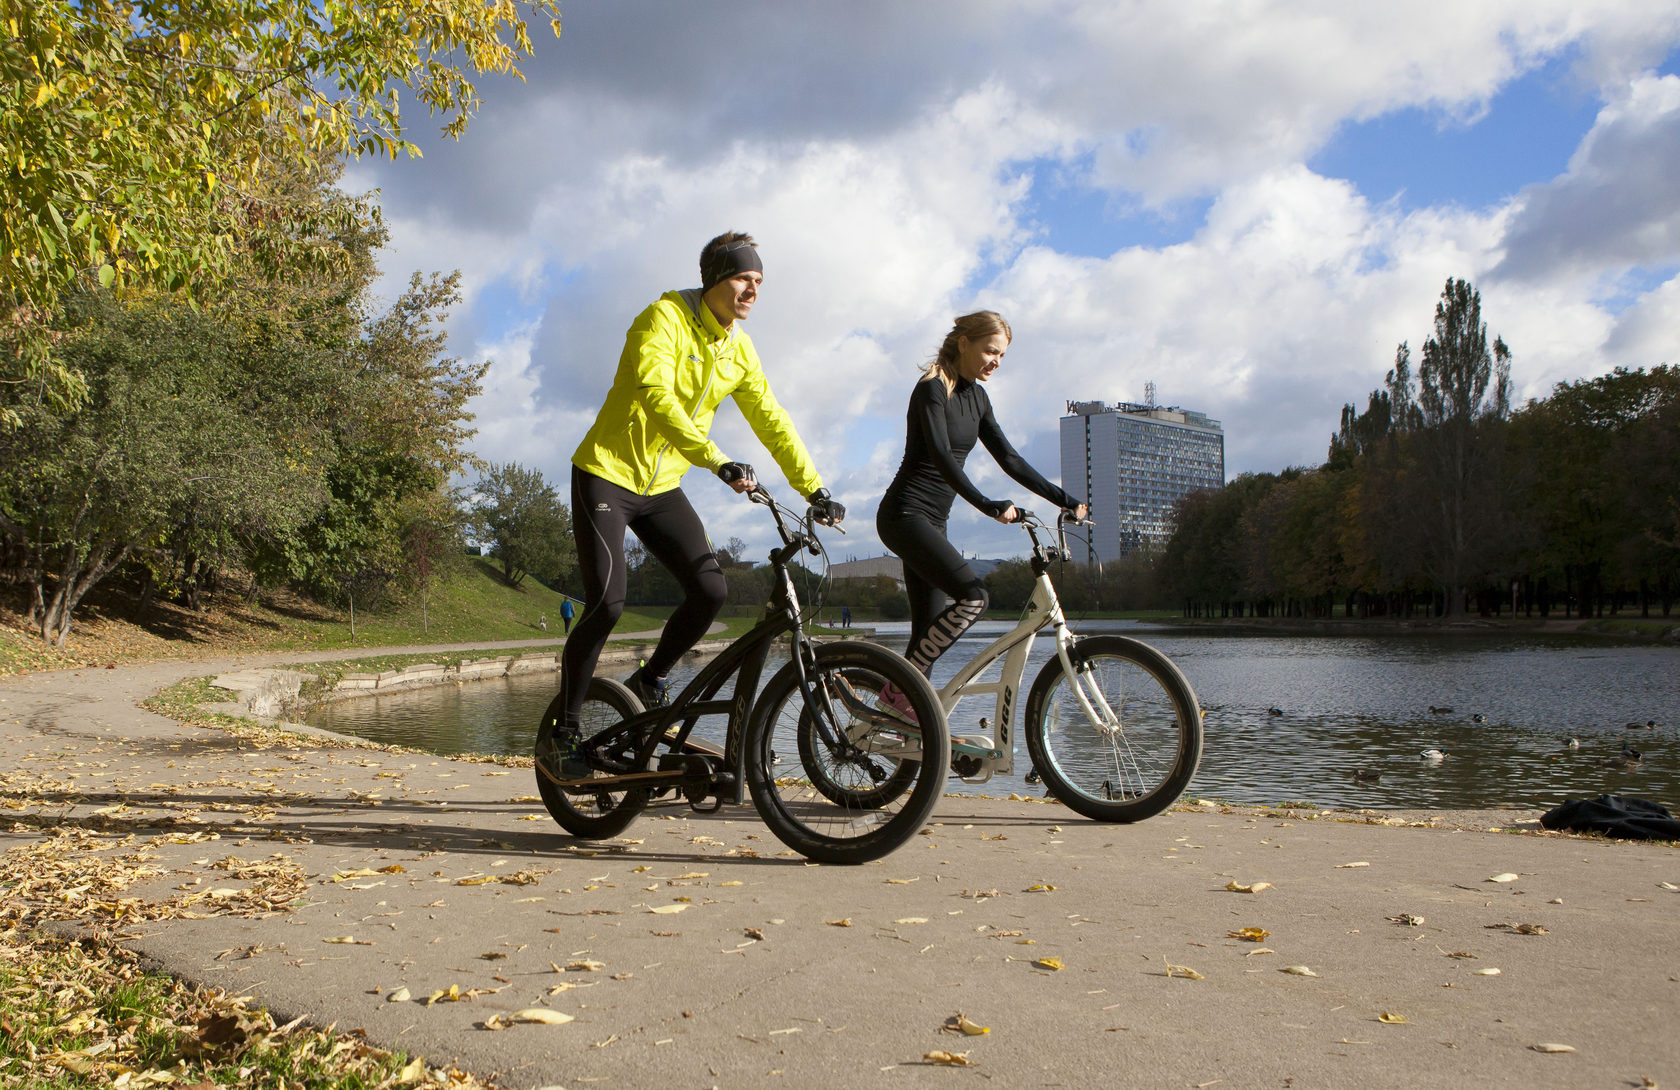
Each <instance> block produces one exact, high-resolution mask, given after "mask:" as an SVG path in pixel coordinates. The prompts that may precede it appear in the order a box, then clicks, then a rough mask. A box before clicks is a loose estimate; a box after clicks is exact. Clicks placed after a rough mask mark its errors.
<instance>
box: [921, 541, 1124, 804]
mask: <svg viewBox="0 0 1680 1090" xmlns="http://www.w3.org/2000/svg"><path fill="white" fill-rule="evenodd" d="M1020 521H1021V524H1022V525H1023V527H1024V528H1025V529H1026V531H1027V534H1028V536H1029V537H1030V538H1031V539H1032V546H1033V549H1032V569H1033V574H1034V576H1036V578H1037V582H1036V584H1035V585H1034V587H1033V592H1032V596H1031V597H1030V598H1029V599H1028V600H1027V605H1026V608H1025V609H1023V610H1022V612H1021V619H1020V620H1019V621H1017V622H1016V624H1015V627H1014V628H1012V629H1010V630H1009V631H1008V632H1006V633H1004V634H1003V635H1002V636H999V637H998V638H997V639H996V640H993V641H992V642H991V644H989V645H988V646H987V647H986V648H985V649H984V650H983V651H981V652H980V653H979V654H977V655H975V656H974V658H973V659H972V660H971V661H970V662H969V663H968V665H966V666H964V667H963V668H962V669H961V670H958V671H957V674H956V676H955V677H953V678H952V679H951V680H950V681H948V682H946V683H945V685H944V686H943V687H941V688H940V690H939V703H940V706H941V707H943V708H944V709H945V714H946V717H947V718H949V717H950V715H951V713H952V712H953V711H954V710H955V709H956V706H957V702H958V701H960V700H962V699H963V698H964V697H969V696H984V695H986V694H987V693H991V694H993V696H994V697H995V704H994V706H993V713H992V716H991V719H990V722H991V723H992V724H995V727H994V731H993V736H992V738H991V739H989V740H988V739H984V738H972V737H964V736H960V735H957V734H953V735H952V736H951V756H952V758H953V760H955V759H957V758H959V757H971V758H974V759H975V760H978V761H979V762H980V767H979V770H978V771H976V772H973V773H969V774H966V775H961V774H960V773H959V775H961V778H962V781H963V782H964V783H976V784H978V783H985V782H986V781H988V780H990V779H991V778H992V776H993V775H996V774H1002V775H1009V774H1010V773H1012V772H1014V771H1015V744H1014V739H1015V714H1016V712H1017V711H1018V710H1019V708H1020V706H1021V697H1022V695H1023V694H1022V692H1021V683H1022V681H1023V679H1024V678H1025V677H1026V670H1027V659H1028V656H1029V655H1031V653H1032V648H1033V643H1034V642H1035V641H1036V640H1037V638H1038V634H1039V632H1041V631H1042V630H1043V629H1044V627H1045V626H1046V625H1049V626H1050V627H1051V629H1052V630H1053V633H1052V634H1053V638H1054V639H1055V641H1056V656H1057V658H1059V659H1060V660H1061V663H1062V669H1063V670H1064V671H1065V672H1066V673H1067V676H1068V677H1069V678H1072V679H1074V682H1075V684H1074V691H1075V693H1077V694H1078V696H1079V701H1080V703H1081V704H1082V705H1083V706H1084V709H1085V714H1086V715H1088V716H1090V717H1091V720H1092V722H1094V723H1098V724H1101V725H1102V726H1103V727H1105V728H1106V729H1110V730H1112V729H1115V727H1116V726H1117V721H1116V718H1115V715H1114V711H1113V709H1112V708H1110V707H1109V706H1108V702H1107V701H1106V700H1105V699H1103V696H1102V694H1101V693H1100V692H1098V691H1097V690H1096V689H1095V687H1090V690H1089V692H1087V686H1086V685H1085V684H1083V682H1081V681H1080V679H1079V678H1078V676H1077V674H1076V672H1075V670H1074V668H1073V663H1072V662H1071V660H1070V659H1069V658H1068V649H1069V648H1071V647H1072V646H1073V645H1074V644H1075V643H1076V642H1078V639H1079V637H1078V636H1076V635H1075V634H1074V633H1073V630H1072V629H1070V628H1069V627H1068V624H1067V618H1066V617H1065V616H1064V615H1063V613H1062V603H1061V600H1060V599H1059V598H1057V597H1056V587H1055V584H1053V583H1052V582H1051V580H1050V565H1051V562H1052V561H1054V560H1057V559H1063V560H1065V559H1066V558H1067V555H1068V553H1067V537H1066V531H1065V530H1064V528H1063V523H1064V520H1063V519H1058V520H1057V523H1056V541H1055V542H1054V543H1050V542H1040V541H1039V539H1038V531H1039V530H1041V529H1042V530H1048V529H1049V527H1048V526H1047V525H1045V524H1044V523H1042V522H1040V521H1039V520H1038V519H1037V518H1035V517H1034V516H1033V515H1031V514H1030V513H1028V512H1024V511H1023V512H1022V513H1021V519H1020ZM1000 658H1001V659H1003V668H1002V669H1001V670H1000V671H999V674H998V679H997V680H996V681H991V682H983V681H980V680H979V678H980V675H981V674H983V673H985V672H986V670H988V669H990V668H991V666H992V664H993V663H994V662H996V661H997V660H998V659H1000ZM1093 698H1094V699H1093ZM987 723H988V720H987V719H986V718H982V719H981V720H980V725H981V727H982V728H984V727H986V726H987Z"/></svg>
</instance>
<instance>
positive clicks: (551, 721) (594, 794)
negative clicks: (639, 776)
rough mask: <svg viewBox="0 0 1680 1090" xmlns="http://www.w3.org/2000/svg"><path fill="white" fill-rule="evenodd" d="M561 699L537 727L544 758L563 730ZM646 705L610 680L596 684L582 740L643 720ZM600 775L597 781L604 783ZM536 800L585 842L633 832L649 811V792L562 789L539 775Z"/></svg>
mask: <svg viewBox="0 0 1680 1090" xmlns="http://www.w3.org/2000/svg"><path fill="white" fill-rule="evenodd" d="M562 710H563V709H562V707H561V701H560V697H559V696H556V697H555V698H554V699H553V700H552V701H550V702H549V705H548V710H547V711H545V712H543V717H542V722H540V723H538V724H537V752H539V753H540V752H542V744H543V740H544V739H545V738H546V737H547V736H548V735H549V734H551V733H552V732H553V731H555V730H556V729H558V727H559V725H560V715H561V712H562ZM641 712H642V702H641V701H639V700H637V699H636V697H635V694H633V693H632V692H631V691H630V690H629V689H627V688H625V687H624V686H623V685H621V684H620V683H618V682H616V681H613V680H612V679H611V678H604V677H597V678H591V679H590V682H589V693H588V695H587V696H586V697H585V698H584V701H583V736H584V737H585V738H590V737H593V736H594V735H596V734H599V733H600V732H601V731H603V730H608V729H610V728H612V727H615V726H617V725H618V724H620V723H622V722H624V721H625V720H626V719H629V718H630V717H631V716H633V715H640V714H641ZM605 775H606V774H605V773H601V772H597V773H595V776H596V778H597V779H602V778H604V777H605ZM537 794H539V795H541V796H542V801H543V806H544V807H546V808H547V810H548V813H549V816H550V817H552V818H553V819H554V820H555V821H556V822H558V823H559V824H560V827H561V828H562V829H565V830H566V831H567V832H568V833H571V834H572V835H573V836H577V837H582V838H584V839H585V840H604V839H606V838H607V837H609V836H617V835H618V834H619V833H622V832H623V831H624V830H626V829H628V828H629V827H630V823H631V822H633V821H635V820H636V818H637V816H638V815H640V814H641V812H642V811H643V810H645V809H646V808H647V804H648V791H647V788H645V787H618V788H612V787H594V786H592V785H591V784H590V783H588V782H586V783H584V784H581V785H578V786H570V787H561V786H560V785H559V784H557V783H555V782H554V781H553V780H551V779H549V778H548V777H547V776H545V775H544V774H543V771H542V769H541V768H538V769H537Z"/></svg>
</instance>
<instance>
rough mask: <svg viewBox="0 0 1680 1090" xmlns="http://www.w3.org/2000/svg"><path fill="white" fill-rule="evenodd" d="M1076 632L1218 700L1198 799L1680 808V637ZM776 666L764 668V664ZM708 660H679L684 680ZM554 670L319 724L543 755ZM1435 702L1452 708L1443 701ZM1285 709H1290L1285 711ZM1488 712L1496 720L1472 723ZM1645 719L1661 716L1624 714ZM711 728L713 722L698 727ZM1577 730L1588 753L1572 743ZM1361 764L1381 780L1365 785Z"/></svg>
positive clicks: (890, 629) (1208, 701)
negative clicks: (1636, 755)
mask: <svg viewBox="0 0 1680 1090" xmlns="http://www.w3.org/2000/svg"><path fill="white" fill-rule="evenodd" d="M1010 627H1011V626H1010V625H1009V624H1008V623H1006V622H1001V621H984V622H981V623H980V624H978V625H976V626H975V627H974V629H972V630H970V634H969V636H968V637H967V638H965V639H964V640H962V641H959V643H958V645H957V646H956V647H955V648H954V649H952V650H951V651H949V652H947V653H946V655H945V657H944V659H942V660H941V661H940V663H938V664H937V665H936V666H935V669H934V682H935V684H936V685H938V684H943V683H944V681H945V680H946V679H947V678H949V677H950V676H951V675H952V674H953V673H955V672H956V669H957V668H958V667H959V666H960V665H961V664H962V663H963V662H964V661H966V659H967V657H968V656H969V655H972V654H974V653H975V652H976V651H978V650H979V649H980V648H982V647H984V646H985V644H986V643H988V642H990V640H992V639H993V638H995V637H996V636H997V635H998V634H1000V633H1002V632H1005V631H1007V630H1008V629H1009V628H1010ZM1077 627H1078V628H1079V629H1080V630H1081V631H1085V632H1096V631H1115V632H1121V633H1124V634H1126V635H1130V636H1134V637H1136V638H1138V639H1141V640H1143V641H1144V642H1146V643H1149V644H1152V645H1153V646H1155V647H1157V648H1159V649H1160V650H1161V651H1163V652H1165V653H1166V654H1167V655H1168V656H1170V657H1171V658H1172V659H1173V660H1174V661H1175V662H1177V663H1178V665H1179V667H1180V669H1182V670H1183V671H1184V674H1185V676H1186V677H1187V678H1189V680H1190V684H1191V685H1192V686H1193V687H1194V688H1195V690H1196V695H1197V696H1198V697H1199V698H1200V700H1201V702H1202V705H1203V706H1204V707H1205V708H1206V709H1207V717H1206V720H1205V722H1206V744H1205V748H1204V752H1203V756H1202V763H1201V769H1200V771H1199V772H1198V773H1197V775H1196V779H1195V781H1194V782H1193V783H1192V784H1191V787H1190V790H1189V792H1188V793H1187V794H1188V795H1189V796H1191V797H1202V798H1214V799H1223V800H1227V801H1230V802H1241V803H1257V804H1274V803H1279V802H1284V801H1301V802H1311V803H1313V804H1315V805H1318V806H1326V807H1373V808H1397V809H1423V808H1428V809H1443V808H1481V807H1502V806H1520V807H1550V806H1554V805H1556V804H1557V803H1559V802H1561V801H1562V800H1563V799H1565V798H1580V797H1583V796H1592V795H1599V794H1605V793H1609V794H1620V795H1632V796H1637V797H1640V798H1647V799H1652V800H1654V801H1657V802H1660V803H1662V804H1663V805H1665V806H1668V807H1670V809H1675V810H1680V741H1677V739H1676V727H1677V726H1680V649H1677V648H1673V647H1667V646H1652V645H1649V644H1633V643H1620V642H1614V641H1607V640H1603V639H1598V638H1587V637H1575V636H1506V635H1494V636H1489V635H1483V634H1465V635H1443V634H1434V633H1431V634H1427V635H1396V636H1391V637H1369V638H1356V637H1346V636H1311V635H1300V636H1293V635H1292V636H1276V635H1251V634H1244V633H1231V632H1223V631H1222V632H1217V633H1209V632H1208V630H1207V629H1205V628H1196V629H1188V628H1182V629H1180V628H1170V627H1163V626H1157V625H1141V624H1136V623H1130V622H1085V623H1081V624H1078V625H1077ZM907 629H908V625H907V624H899V625H879V626H877V631H878V632H879V634H880V638H881V639H882V641H883V642H885V643H887V645H888V646H891V647H893V648H894V649H895V650H902V647H903V641H904V639H905V638H907V635H908V632H907ZM1053 647H1054V645H1053V644H1052V643H1051V642H1050V641H1049V640H1046V639H1040V640H1039V641H1038V642H1037V644H1036V645H1035V646H1034V648H1033V662H1032V664H1031V665H1029V667H1028V670H1027V681H1028V684H1030V682H1031V679H1032V677H1033V676H1035V675H1036V673H1037V671H1038V668H1039V665H1040V664H1041V663H1042V662H1043V661H1044V660H1045V659H1046V658H1047V657H1048V655H1049V654H1050V653H1052V651H1053ZM775 666H776V663H774V662H772V663H771V665H770V666H769V667H767V668H766V674H765V676H766V677H768V676H769V674H770V673H771V672H772V671H773V670H774V669H775ZM697 668H698V667H697V665H694V664H685V666H684V667H683V668H680V669H679V671H678V673H677V679H678V681H679V685H680V683H681V681H682V680H685V679H686V677H688V676H691V675H692V674H693V672H694V670H695V669H697ZM994 669H995V668H994ZM623 672H624V673H628V670H625V671H623ZM555 680H556V678H555V675H553V674H540V675H523V676H521V677H518V678H511V679H505V680H501V681H484V682H473V683H469V684H466V685H461V686H443V687H439V688H435V689H421V690H416V691H412V692H406V693H395V694H391V695H388V696H380V697H371V698H367V699H362V700H353V701H347V702H344V703H341V704H335V705H329V706H327V707H324V708H322V709H320V710H318V711H317V712H315V713H314V714H313V715H311V716H310V717H309V720H308V721H309V723H310V724H311V725H312V726H318V727H323V728H326V729H328V730H334V731H339V732H341V733H344V734H352V735H357V736H359V737H363V738H367V739H370V740H373V741H377V742H385V743H394V744H399V745H405V746H411V747H414V748H417V749H424V750H428V751H431V752H434V753H459V752H479V753H529V752H530V751H531V746H532V743H533V738H534V734H535V730H536V723H537V719H538V717H539V716H540V715H541V714H542V711H543V709H544V708H545V707H546V706H547V704H548V702H549V700H550V698H551V697H552V696H553V694H554V689H555ZM985 703H987V704H989V703H990V701H989V699H988V700H987V701H985ZM1432 705H1433V706H1437V707H1450V708H1452V709H1454V710H1453V711H1452V712H1450V713H1445V714H1431V713H1430V712H1429V708H1430V706H1432ZM1271 708H1277V709H1278V710H1280V711H1281V712H1282V713H1283V714H1282V715H1271V714H1270V713H1269V709H1271ZM990 714H991V712H990V709H989V708H988V707H982V706H981V702H980V701H978V700H970V701H965V702H964V703H963V704H960V705H959V706H958V707H957V709H956V711H955V713H954V714H953V715H952V718H951V729H952V733H954V734H964V733H972V732H974V731H975V729H976V728H975V720H976V719H978V717H980V716H982V715H990ZM1476 714H1480V715H1482V716H1485V717H1486V721H1485V722H1483V723H1477V722H1475V721H1473V720H1472V718H1471V717H1472V715H1476ZM1648 719H1655V720H1656V721H1657V722H1658V724H1659V725H1658V728H1657V729H1655V730H1629V729H1626V727H1625V724H1627V723H1629V722H1639V723H1643V722H1645V721H1646V720H1648ZM712 725H713V724H711V723H710V722H705V723H702V724H701V726H700V728H699V730H700V732H701V733H706V732H707V730H706V729H707V728H708V727H710V726H712ZM718 729H719V730H720V729H721V725H719V726H718ZM712 733H713V735H714V736H715V734H716V731H714V732H712ZM1572 737H1573V738H1576V739H1578V740H1579V743H1580V745H1579V748H1578V749H1569V748H1566V743H1567V741H1568V739H1570V738H1572ZM1624 741H1626V742H1628V743H1630V744H1631V745H1632V746H1633V747H1634V748H1636V749H1638V750H1639V751H1641V753H1642V754H1643V755H1644V759H1643V760H1642V761H1641V762H1640V763H1639V764H1638V766H1637V767H1635V768H1633V769H1631V770H1626V769H1616V768H1610V767H1607V766H1606V763H1605V762H1606V761H1607V760H1608V759H1609V758H1611V757H1613V756H1615V755H1616V754H1617V753H1618V752H1619V750H1620V749H1621V746H1622V744H1623V742H1624ZM1425 749H1440V750H1444V751H1446V753H1447V754H1448V755H1447V757H1446V758H1445V759H1444V760H1442V761H1440V762H1439V763H1429V762H1426V761H1424V760H1422V759H1421V758H1420V756H1419V755H1420V754H1421V752H1422V751H1423V750H1425ZM1016 762H1017V770H1018V771H1017V774H1016V775H1015V776H1013V777H997V778H994V779H993V780H992V781H991V782H990V783H987V784H982V785H975V786H970V785H966V784H963V783H962V782H961V781H959V780H956V779H953V780H952V781H951V790H953V791H966V792H972V793H980V794H1007V793H1009V792H1012V791H1013V792H1020V793H1023V794H1026V793H1042V791H1043V788H1042V787H1038V788H1034V787H1029V786H1028V785H1027V784H1025V783H1024V782H1023V781H1022V780H1021V778H1020V773H1022V772H1024V771H1025V770H1026V767H1027V763H1028V762H1027V754H1026V742H1025V740H1024V739H1021V738H1020V737H1019V736H1017V738H1016ZM1356 769H1360V770H1371V771H1374V772H1376V773H1378V774H1379V775H1380V779H1378V780H1376V781H1374V782H1372V781H1367V780H1356V779H1354V777H1353V772H1354V770H1356Z"/></svg>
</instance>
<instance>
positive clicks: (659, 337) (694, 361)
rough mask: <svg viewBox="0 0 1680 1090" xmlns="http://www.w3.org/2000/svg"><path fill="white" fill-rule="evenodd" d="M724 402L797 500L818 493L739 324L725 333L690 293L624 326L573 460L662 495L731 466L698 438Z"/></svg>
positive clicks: (677, 294)
mask: <svg viewBox="0 0 1680 1090" xmlns="http://www.w3.org/2000/svg"><path fill="white" fill-rule="evenodd" d="M725 397H733V398H734V399H735V404H736V405H738V406H739V407H740V409H741V415H743V416H745V417H746V418H747V423H748V424H749V425H750V426H751V427H752V430H753V434H755V435H757V436H758V438H759V441H760V442H762V443H763V444H764V446H765V447H766V449H768V450H769V451H770V455H771V457H773V458H774V459H775V460H776V464H777V465H778V466H780V467H781V470H782V473H783V474H785V475H786V477H787V479H788V483H789V484H791V485H793V487H794V488H796V489H798V490H799V494H800V495H801V496H806V497H809V496H810V495H811V493H813V492H815V491H816V490H817V489H819V488H821V487H822V478H821V477H820V476H818V474H817V468H816V466H815V464H814V463H812V461H811V455H810V453H809V452H807V451H806V449H805V444H804V443H802V442H800V439H799V433H798V432H797V431H795V430H794V427H793V421H792V420H790V419H789V418H788V415H787V412H786V411H785V410H784V409H783V408H782V406H781V404H780V403H778V402H777V401H776V398H775V395H774V394H772V393H771V392H770V384H769V382H767V381H766V380H765V378H764V368H763V367H762V366H761V365H760V364H759V362H758V353H757V352H756V351H754V350H753V344H752V338H750V337H748V336H747V334H746V332H745V331H744V330H742V329H741V326H740V323H739V322H737V323H736V324H735V325H733V326H731V327H730V328H729V329H724V328H723V326H722V325H721V324H720V323H719V322H718V320H717V317H716V315H714V314H713V313H712V312H711V309H710V308H709V307H707V306H706V304H705V303H704V302H702V301H701V298H700V292H699V291H698V290H695V289H689V290H686V291H668V292H666V293H665V294H664V295H663V296H661V297H660V299H659V300H658V301H657V302H655V303H654V304H653V305H651V306H649V307H648V308H647V309H646V310H644V311H642V312H641V314H639V315H637V316H636V320H635V321H634V322H632V323H631V324H630V330H629V332H628V333H626V334H625V337H624V352H623V354H621V355H620V356H619V358H618V372H617V373H616V374H615V375H614V376H613V383H612V389H610V390H608V391H607V400H606V401H605V403H603V404H602V406H601V411H600V412H599V413H598V414H596V417H595V423H594V424H593V425H591V426H590V429H589V431H588V432H587V433H586V434H585V435H584V437H583V442H582V443H580V444H578V448H577V451H576V452H575V453H574V454H573V455H572V464H573V465H575V466H577V467H578V468H579V469H582V470H584V471H586V472H588V473H593V474H594V475H595V476H597V477H600V478H602V479H603V480H607V481H611V482H612V483H613V484H616V485H618V486H619V487H620V488H627V489H630V490H631V491H632V492H638V493H641V494H642V495H654V494H657V493H660V492H669V491H670V490H671V489H673V488H676V487H677V485H679V484H680V483H681V482H682V476H683V474H684V473H687V472H688V470H689V467H690V466H696V465H698V466H704V467H705V468H706V469H710V470H716V469H717V468H718V467H720V466H722V465H724V464H725V463H726V462H730V461H736V460H737V459H732V458H730V457H728V456H727V455H725V454H724V453H723V451H722V450H721V449H719V447H718V445H717V444H716V443H713V442H712V441H711V440H710V439H708V438H706V435H707V433H708V432H709V431H710V430H711V426H712V417H713V416H714V415H716V412H717V407H718V405H719V404H720V403H721V402H722V401H723V399H724V398H725Z"/></svg>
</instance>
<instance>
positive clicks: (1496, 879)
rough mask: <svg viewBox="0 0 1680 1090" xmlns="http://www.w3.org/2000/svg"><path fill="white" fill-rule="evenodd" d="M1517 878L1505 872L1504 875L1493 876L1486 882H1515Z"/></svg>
mask: <svg viewBox="0 0 1680 1090" xmlns="http://www.w3.org/2000/svg"><path fill="white" fill-rule="evenodd" d="M1518 877H1520V876H1519V875H1515V874H1512V873H1511V872H1510V871H1506V872H1505V873H1504V874H1496V875H1494V876H1493V877H1491V878H1489V879H1487V881H1489V882H1515V881H1516V880H1517V878H1518Z"/></svg>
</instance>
